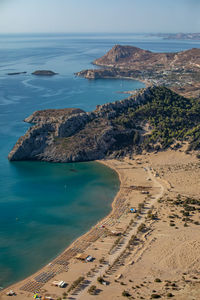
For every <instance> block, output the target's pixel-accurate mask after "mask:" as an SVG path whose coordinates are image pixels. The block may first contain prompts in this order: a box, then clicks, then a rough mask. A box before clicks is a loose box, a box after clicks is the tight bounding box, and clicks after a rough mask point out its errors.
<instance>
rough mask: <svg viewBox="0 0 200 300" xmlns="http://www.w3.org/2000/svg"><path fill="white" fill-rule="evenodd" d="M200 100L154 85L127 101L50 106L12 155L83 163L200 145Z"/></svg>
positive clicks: (34, 117) (35, 116)
mask: <svg viewBox="0 0 200 300" xmlns="http://www.w3.org/2000/svg"><path fill="white" fill-rule="evenodd" d="M199 112H200V102H199V101H195V100H194V99H187V98H184V97H182V96H180V95H178V94H176V93H174V92H172V91H171V90H170V89H168V88H166V87H149V88H146V89H142V90H140V91H138V92H137V93H136V94H135V95H133V96H130V97H129V98H127V99H124V100H121V101H116V102H113V103H106V104H103V105H98V106H97V107H96V109H95V110H94V111H92V112H84V111H82V110H79V109H73V108H72V109H60V110H44V111H38V112H35V113H33V115H31V116H30V117H28V118H27V119H26V121H27V122H31V123H34V124H35V125H33V126H32V127H30V129H29V130H28V131H27V133H26V134H25V135H24V136H23V137H21V138H20V139H19V140H18V141H17V143H16V145H15V146H14V148H13V150H12V151H11V152H10V154H9V157H8V158H9V159H10V160H11V161H13V160H44V161H52V162H80V161H89V160H95V159H102V158H105V157H118V156H122V155H125V154H130V153H132V154H133V153H141V152H142V151H143V150H144V151H155V150H156V151H158V150H159V149H166V148H167V147H169V146H171V145H173V144H174V145H175V146H173V147H174V149H178V148H179V147H180V145H181V143H182V141H185V140H187V143H188V144H189V146H188V151H191V150H192V151H199V149H200V133H199V128H200V114H199ZM177 141H178V142H177Z"/></svg>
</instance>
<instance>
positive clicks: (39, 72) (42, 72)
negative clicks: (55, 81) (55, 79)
mask: <svg viewBox="0 0 200 300" xmlns="http://www.w3.org/2000/svg"><path fill="white" fill-rule="evenodd" d="M57 74H58V73H55V72H53V71H50V70H37V71H35V72H33V73H32V75H37V76H54V75H57Z"/></svg>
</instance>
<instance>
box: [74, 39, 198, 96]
mask: <svg viewBox="0 0 200 300" xmlns="http://www.w3.org/2000/svg"><path fill="white" fill-rule="evenodd" d="M93 64H94V65H97V66H100V67H101V68H100V69H89V70H83V71H81V72H78V73H76V75H77V76H83V77H85V78H88V79H99V78H130V79H136V80H141V81H144V82H145V83H146V84H147V85H152V84H153V85H157V86H159V85H164V86H167V87H170V88H171V89H173V90H174V91H175V92H177V93H179V94H181V95H183V96H186V97H196V98H198V97H199V95H200V49H197V48H193V49H190V50H186V51H181V52H176V53H154V52H151V51H147V50H143V49H140V48H137V47H132V46H121V45H115V46H114V47H113V48H112V49H111V50H110V51H108V52H107V53H106V54H105V55H104V56H103V57H101V58H99V59H96V60H95V61H94V62H93Z"/></svg>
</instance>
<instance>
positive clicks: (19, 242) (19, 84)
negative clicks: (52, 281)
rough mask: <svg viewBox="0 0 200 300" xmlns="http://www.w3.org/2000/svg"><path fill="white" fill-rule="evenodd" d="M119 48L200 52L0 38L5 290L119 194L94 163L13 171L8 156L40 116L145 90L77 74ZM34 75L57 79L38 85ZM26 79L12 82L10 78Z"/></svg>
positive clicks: (111, 176) (0, 250)
mask: <svg viewBox="0 0 200 300" xmlns="http://www.w3.org/2000/svg"><path fill="white" fill-rule="evenodd" d="M115 44H124V45H127V44H128V45H135V46H138V47H141V48H144V49H148V50H152V51H157V52H158V51H180V50H186V49H189V48H192V47H200V43H198V42H191V41H163V40H161V39H158V38H154V39H152V38H147V37H145V36H140V35H130V34H129V35H117V34H115V35H103V34H101V35H78V34H76V35H70V34H68V35H64V34H62V35H31V36H30V35H29V36H28V35H9V36H7V35H0V286H2V287H5V286H7V285H8V284H11V283H13V282H15V281H17V280H20V279H23V278H24V277H25V276H27V275H30V274H31V273H33V272H34V271H36V270H38V269H39V268H40V267H41V266H43V265H45V264H46V263H48V262H49V261H50V260H51V259H52V258H54V257H55V256H56V255H57V254H59V253H60V252H61V251H62V250H63V249H64V248H65V247H66V246H67V245H69V244H70V243H71V242H72V241H73V240H74V239H75V238H77V237H78V236H79V235H81V234H83V233H85V232H86V231H87V230H88V229H89V228H90V227H91V226H92V225H94V224H95V223H96V222H97V221H98V220H99V219H101V218H102V217H104V216H105V215H106V214H108V213H109V211H110V209H111V202H112V200H113V198H114V196H115V195H116V193H117V191H118V189H119V180H118V177H117V175H116V173H115V172H113V171H112V170H110V169H108V168H107V167H105V166H102V165H100V164H97V163H79V164H78V163H77V164H50V163H44V162H15V163H9V162H8V160H7V155H8V152H9V151H10V150H11V148H12V147H13V145H14V143H15V142H16V140H17V139H18V137H19V136H21V135H23V134H24V133H25V131H26V129H27V128H28V126H29V125H28V124H26V123H24V122H22V120H23V119H24V118H25V117H27V116H28V115H30V114H31V113H32V112H33V111H35V110H40V109H47V108H64V107H79V108H82V109H84V110H86V111H90V110H93V109H94V108H95V106H96V105H97V104H103V103H106V102H110V101H115V100H120V99H123V98H124V97H125V96H124V94H121V93H119V92H121V91H127V90H133V89H137V88H141V87H143V84H142V83H140V82H137V81H133V80H110V79H109V80H108V79H107V80H97V81H88V80H86V79H82V78H76V77H75V76H74V75H73V74H74V73H75V72H77V71H80V70H82V69H85V68H91V67H94V66H92V65H91V61H93V60H94V59H95V58H97V57H100V56H102V55H103V54H104V53H105V52H106V51H108V50H109V49H110V48H111V47H112V46H113V45H115ZM37 69H50V70H53V71H55V72H58V73H59V75H57V76H54V77H51V78H48V77H43V78H41V77H40V78H38V77H34V76H33V75H31V72H33V71H35V70H37ZM20 71H26V72H27V74H23V75H17V76H8V75H6V74H7V73H9V72H20Z"/></svg>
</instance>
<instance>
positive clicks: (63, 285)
mask: <svg viewBox="0 0 200 300" xmlns="http://www.w3.org/2000/svg"><path fill="white" fill-rule="evenodd" d="M52 285H53V286H57V287H60V288H63V287H65V286H66V282H65V281H63V280H61V281H57V280H55V281H53V282H52Z"/></svg>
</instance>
